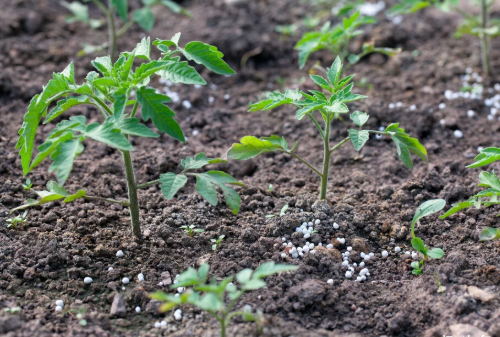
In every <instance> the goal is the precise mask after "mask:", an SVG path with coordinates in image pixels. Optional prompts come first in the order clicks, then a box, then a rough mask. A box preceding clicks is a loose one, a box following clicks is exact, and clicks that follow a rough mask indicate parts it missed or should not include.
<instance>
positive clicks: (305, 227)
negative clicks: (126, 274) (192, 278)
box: [174, 219, 419, 285]
mask: <svg viewBox="0 0 500 337" xmlns="http://www.w3.org/2000/svg"><path fill="white" fill-rule="evenodd" d="M320 223H321V220H319V219H316V220H315V221H314V222H313V221H310V222H304V223H302V225H301V226H300V227H297V228H295V231H296V232H300V233H303V235H304V236H303V238H304V239H308V238H310V237H311V234H313V233H316V232H317V230H315V229H314V226H318V225H319V224H320ZM333 228H334V229H336V230H338V229H339V228H340V226H339V224H337V223H336V222H334V223H333ZM336 239H337V241H338V242H339V243H340V244H341V245H345V243H346V239H345V238H341V237H338V238H336ZM281 241H282V243H283V247H284V249H285V252H283V253H281V258H283V259H287V258H289V257H291V258H293V259H298V258H301V257H304V255H305V254H315V253H316V250H315V249H314V248H315V245H314V243H311V242H309V241H306V244H305V245H304V246H302V247H296V246H295V245H294V244H293V243H292V241H290V240H287V239H286V238H285V237H283V238H281ZM317 246H318V247H324V248H326V249H333V248H334V246H333V244H331V243H330V244H323V243H319V244H318V245H317ZM339 250H340V251H341V250H342V249H339ZM351 252H352V247H351V246H347V247H346V248H345V251H344V252H342V260H343V261H342V266H343V267H344V268H346V269H347V271H346V272H345V278H347V279H353V280H354V281H356V282H363V281H366V280H367V277H368V276H370V271H369V270H368V268H367V267H365V262H364V261H369V260H370V259H371V258H372V257H373V256H374V255H375V253H373V252H370V253H364V252H360V257H361V258H362V259H363V261H361V262H360V263H359V264H358V263H356V262H353V263H351V262H350V261H349V257H350V255H351ZM400 252H401V248H400V247H398V246H396V247H395V248H394V253H400ZM404 254H405V255H408V256H411V257H412V259H414V260H416V259H417V258H418V257H419V256H418V254H417V253H416V252H409V251H405V252H404ZM381 256H382V258H387V257H389V252H388V251H387V250H384V251H382V252H381ZM357 267H364V268H362V269H361V270H359V274H358V276H356V278H355V279H354V276H355V275H354V274H355V271H356V268H357ZM174 283H175V282H174ZM327 283H328V284H330V285H332V284H333V279H329V280H328V281H327Z"/></svg>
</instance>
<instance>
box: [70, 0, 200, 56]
mask: <svg viewBox="0 0 500 337" xmlns="http://www.w3.org/2000/svg"><path fill="white" fill-rule="evenodd" d="M88 1H92V2H93V3H94V4H95V5H96V6H97V8H99V10H100V11H101V12H102V13H103V14H104V16H105V17H106V21H107V25H108V42H106V43H104V44H102V45H100V46H91V45H85V44H84V49H83V50H82V51H81V52H79V54H80V55H84V54H90V53H93V52H96V51H101V50H104V49H106V48H108V54H109V55H110V56H111V60H112V61H115V59H116V52H117V45H118V39H119V38H120V37H121V36H122V35H123V34H125V33H126V32H127V30H128V29H129V28H130V27H132V26H133V24H134V23H137V24H138V25H139V26H140V27H141V28H142V29H144V30H145V31H147V32H149V31H151V29H153V27H154V25H155V15H154V11H153V6H155V5H163V6H164V7H167V8H168V9H170V10H171V11H172V12H174V13H181V14H184V15H186V16H191V14H189V12H188V11H187V10H185V9H184V8H182V7H181V6H179V5H178V4H177V3H176V2H174V1H172V0H142V5H143V6H142V7H141V8H138V9H135V10H133V11H132V12H131V13H130V14H129V5H128V3H129V0H107V1H106V0H104V2H102V1H101V0H84V2H88ZM62 5H63V6H64V7H66V8H67V9H68V10H69V11H70V12H71V14H72V15H71V16H68V17H67V18H66V22H68V23H72V22H77V21H80V22H83V23H85V24H87V25H88V26H90V27H91V28H92V29H95V28H98V27H99V26H100V25H101V21H100V20H94V19H91V18H90V17H89V8H88V6H87V5H84V4H82V3H80V2H76V1H75V2H71V3H67V2H64V1H63V2H62ZM117 15H118V16H117ZM118 17H119V18H120V19H121V20H123V25H122V27H121V28H119V29H118V26H117V24H116V21H115V20H116V19H117V18H118Z"/></svg>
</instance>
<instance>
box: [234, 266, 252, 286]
mask: <svg viewBox="0 0 500 337" xmlns="http://www.w3.org/2000/svg"><path fill="white" fill-rule="evenodd" d="M252 273H253V270H252V269H250V268H245V269H243V270H242V271H240V272H239V273H238V274H236V280H237V281H238V282H240V283H241V284H245V283H247V282H248V281H250V277H251V276H252Z"/></svg>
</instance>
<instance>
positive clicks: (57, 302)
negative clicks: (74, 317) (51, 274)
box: [56, 300, 64, 307]
mask: <svg viewBox="0 0 500 337" xmlns="http://www.w3.org/2000/svg"><path fill="white" fill-rule="evenodd" d="M56 305H57V306H59V307H64V301H63V300H57V301H56Z"/></svg>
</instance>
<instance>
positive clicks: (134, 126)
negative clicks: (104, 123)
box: [108, 117, 160, 138]
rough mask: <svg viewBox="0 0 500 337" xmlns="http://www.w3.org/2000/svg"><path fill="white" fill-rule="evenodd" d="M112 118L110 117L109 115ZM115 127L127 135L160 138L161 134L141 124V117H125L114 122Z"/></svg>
mask: <svg viewBox="0 0 500 337" xmlns="http://www.w3.org/2000/svg"><path fill="white" fill-rule="evenodd" d="M108 118H110V117H108ZM114 123H115V124H114V125H115V127H116V128H117V129H119V130H120V131H121V132H122V133H123V134H125V135H132V136H138V137H148V138H158V137H160V135H159V134H157V133H156V132H154V131H153V130H151V129H150V128H148V127H147V126H146V125H144V124H141V123H140V120H139V118H125V119H122V120H121V121H119V122H114Z"/></svg>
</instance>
